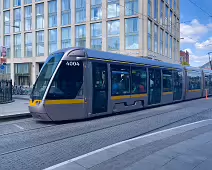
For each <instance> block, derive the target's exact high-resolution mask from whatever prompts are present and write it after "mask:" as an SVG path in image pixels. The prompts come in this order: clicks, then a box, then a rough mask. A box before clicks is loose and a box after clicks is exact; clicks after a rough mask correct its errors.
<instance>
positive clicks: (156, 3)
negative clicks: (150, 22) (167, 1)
mask: <svg viewBox="0 0 212 170" xmlns="http://www.w3.org/2000/svg"><path fill="white" fill-rule="evenodd" d="M154 19H155V20H156V21H158V0H155V3H154Z"/></svg>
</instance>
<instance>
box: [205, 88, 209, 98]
mask: <svg viewBox="0 0 212 170" xmlns="http://www.w3.org/2000/svg"><path fill="white" fill-rule="evenodd" d="M205 91H206V94H205V99H206V100H208V90H207V89H205Z"/></svg>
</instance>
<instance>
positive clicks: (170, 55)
mask: <svg viewBox="0 0 212 170" xmlns="http://www.w3.org/2000/svg"><path fill="white" fill-rule="evenodd" d="M169 41H170V42H169V43H170V51H169V57H170V58H172V36H170V40H169Z"/></svg>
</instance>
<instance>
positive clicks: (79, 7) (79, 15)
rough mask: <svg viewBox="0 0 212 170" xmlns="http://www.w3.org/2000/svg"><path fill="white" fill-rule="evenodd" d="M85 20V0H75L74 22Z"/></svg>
mask: <svg viewBox="0 0 212 170" xmlns="http://www.w3.org/2000/svg"><path fill="white" fill-rule="evenodd" d="M85 21H86V0H77V1H76V23H82V22H85Z"/></svg>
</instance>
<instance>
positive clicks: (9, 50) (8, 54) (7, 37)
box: [4, 35, 11, 58]
mask: <svg viewBox="0 0 212 170" xmlns="http://www.w3.org/2000/svg"><path fill="white" fill-rule="evenodd" d="M4 46H6V48H7V57H8V58H9V57H11V47H10V46H11V44H10V36H9V35H7V36H4Z"/></svg>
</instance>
